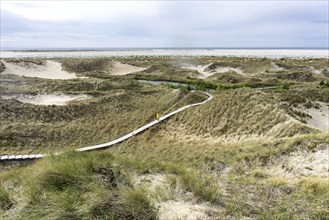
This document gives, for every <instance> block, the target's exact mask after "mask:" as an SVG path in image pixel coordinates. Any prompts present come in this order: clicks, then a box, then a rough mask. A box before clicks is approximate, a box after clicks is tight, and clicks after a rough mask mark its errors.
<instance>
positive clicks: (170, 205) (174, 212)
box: [158, 200, 209, 220]
mask: <svg viewBox="0 0 329 220" xmlns="http://www.w3.org/2000/svg"><path fill="white" fill-rule="evenodd" d="M158 205H159V219H160V220H167V219H189V220H196V219H207V218H209V216H208V215H207V214H206V211H207V207H206V206H204V205H199V204H192V203H191V202H182V201H172V200H170V201H166V202H161V203H159V204H158Z"/></svg>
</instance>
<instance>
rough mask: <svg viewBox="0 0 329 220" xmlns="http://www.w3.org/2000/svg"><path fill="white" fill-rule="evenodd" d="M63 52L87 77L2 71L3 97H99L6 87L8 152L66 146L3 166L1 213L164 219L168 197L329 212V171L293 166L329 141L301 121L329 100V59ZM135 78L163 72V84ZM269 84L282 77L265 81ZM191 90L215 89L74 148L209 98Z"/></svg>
mask: <svg viewBox="0 0 329 220" xmlns="http://www.w3.org/2000/svg"><path fill="white" fill-rule="evenodd" d="M114 60H115V61H120V62H122V63H126V64H131V65H135V66H139V67H150V68H148V69H146V70H144V71H141V72H138V73H134V74H128V75H121V76H115V75H111V73H110V70H109V69H110V68H111V63H112V61H114ZM56 61H59V62H62V64H63V68H64V69H65V70H67V71H70V72H76V73H79V74H80V75H81V76H88V77H89V78H84V79H72V80H49V79H39V78H29V77H19V76H15V75H5V74H2V75H1V79H0V80H1V84H0V91H1V94H0V95H1V96H3V95H13V94H32V95H36V94H40V93H41V94H44V93H49V94H53V93H64V94H69V95H70V94H72V95H77V94H84V95H89V96H90V99H88V100H84V101H77V102H72V103H70V104H68V105H64V106H55V105H53V106H41V105H32V104H24V103H22V102H19V101H17V100H7V99H4V98H0V120H1V122H2V123H1V127H0V145H1V148H0V150H1V154H14V153H17V154H18V153H19V154H21V153H30V152H32V153H37V152H50V153H52V152H57V151H62V152H63V151H64V153H63V154H61V155H60V156H50V157H47V158H44V159H41V160H38V161H36V162H30V163H26V164H23V163H21V164H20V163H15V162H5V163H3V164H2V165H1V168H2V172H1V173H0V183H1V184H0V218H1V219H18V218H19V219H157V218H158V217H159V215H160V214H161V213H162V214H163V212H165V211H164V207H167V208H168V213H171V212H175V209H172V210H171V209H170V204H173V205H175V207H179V205H186V206H188V205H191V206H192V207H193V209H192V210H194V209H197V208H198V207H206V209H205V210H204V211H200V210H199V211H200V212H204V215H205V216H207V217H209V218H211V219H241V218H253V219H254V218H258V219H327V217H328V215H329V213H328V207H327V206H328V203H329V200H328V198H329V190H328V189H329V185H328V184H329V181H328V180H327V179H326V178H324V177H323V176H321V175H320V173H317V172H316V170H317V167H314V166H315V165H313V167H312V166H308V165H307V168H305V167H306V165H305V167H304V166H302V165H301V164H296V166H297V165H300V167H298V169H297V167H296V170H290V169H291V168H289V167H288V168H287V166H285V165H284V164H285V161H289V158H291V157H294V156H296V157H298V158H299V159H300V158H303V157H305V155H308V154H311V153H316V152H321V150H323V149H324V147H325V146H328V144H329V135H328V133H327V132H325V131H324V132H321V131H319V130H316V129H314V128H312V127H309V126H308V125H307V124H305V123H301V122H305V119H307V118H308V117H310V116H309V115H308V114H306V113H305V112H303V111H299V107H300V106H303V107H305V108H308V109H310V108H319V106H320V104H319V102H323V103H329V96H328V95H327V94H328V93H329V88H328V86H327V84H328V79H327V78H325V75H324V73H325V71H326V70H325V68H326V67H327V60H326V59H280V60H277V59H256V58H235V57H200V58H182V59H178V58H177V59H176V60H175V59H174V58H172V57H143V56H141V57H126V58H120V57H116V58H97V59H86V58H83V59H82V58H81V59H64V58H63V59H56ZM13 62H21V61H19V60H16V61H13ZM24 62H30V61H29V60H25V61H24ZM31 62H32V61H31ZM33 62H39V61H33ZM40 62H42V60H40ZM181 63H194V64H197V65H208V64H210V63H212V64H211V65H209V66H208V70H209V71H214V70H216V68H221V67H223V68H224V67H231V68H239V69H241V71H242V74H239V73H237V72H233V71H231V72H226V73H215V72H214V74H213V75H212V76H209V77H208V78H205V79H200V78H199V75H198V73H197V72H196V71H194V70H188V69H182V68H180V66H179V65H180V64H181ZM35 64H36V63H35ZM41 64H42V63H41ZM278 68H279V69H278ZM314 70H317V71H318V72H319V71H320V72H321V71H322V72H321V73H315V72H313V71H314ZM137 79H145V80H158V81H163V82H164V83H162V84H160V85H159V86H154V85H151V84H148V83H140V82H138V81H137ZM309 79H311V81H314V82H310V81H309ZM168 82H179V83H182V84H179V85H173V84H171V83H168ZM263 87H273V88H271V89H256V88H263ZM192 90H201V91H208V90H210V91H211V93H212V94H213V95H214V98H213V99H212V100H211V101H210V102H208V103H207V104H205V105H200V106H196V107H193V108H188V109H186V110H185V111H183V112H180V113H179V114H177V115H175V116H173V117H171V118H170V119H169V120H166V121H164V122H163V123H160V124H157V125H156V126H154V127H151V128H150V129H148V130H146V131H145V132H143V133H141V134H139V135H135V136H133V137H132V138H130V139H128V140H127V141H125V142H122V143H120V144H117V145H114V146H113V147H111V148H109V149H106V150H103V151H97V152H85V153H78V152H74V151H72V149H75V148H78V147H85V146H88V145H94V144H99V143H103V142H107V141H110V140H113V139H115V138H118V137H120V136H122V135H124V134H126V133H128V132H130V131H132V130H134V129H136V128H138V127H140V126H142V125H144V124H145V123H147V122H150V121H152V120H155V118H156V113H159V114H160V115H164V114H166V113H168V112H171V111H174V110H176V109H178V108H180V107H182V106H185V105H187V104H191V103H196V102H201V101H203V100H205V99H206V98H207V96H206V95H205V94H203V93H201V92H199V91H194V92H192ZM295 119H297V120H295ZM298 120H299V121H298ZM299 152H303V153H302V154H300V153H299ZM319 158H320V156H319ZM319 158H318V157H316V158H314V160H316V163H314V164H317V163H318V162H319V161H317V160H319ZM320 159H321V158H320ZM305 160H306V159H305ZM320 161H321V160H320ZM19 166H21V167H19ZM274 168H275V169H274ZM293 168H295V167H293ZM278 169H281V170H279V171H280V172H279V171H278ZM300 169H305V170H308V169H310V170H312V171H314V172H312V173H311V174H307V173H306V174H303V175H306V177H305V176H303V175H300V174H298V170H300ZM313 169H314V170H313ZM273 170H275V171H273ZM190 212H192V211H190ZM168 213H167V214H168ZM165 214H166V213H165ZM165 214H163V215H164V216H165ZM177 218H179V217H177Z"/></svg>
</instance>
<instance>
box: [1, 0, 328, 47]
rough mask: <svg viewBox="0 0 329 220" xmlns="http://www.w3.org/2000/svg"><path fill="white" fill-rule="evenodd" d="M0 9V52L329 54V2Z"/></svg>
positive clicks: (7, 0)
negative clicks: (277, 50)
mask: <svg viewBox="0 0 329 220" xmlns="http://www.w3.org/2000/svg"><path fill="white" fill-rule="evenodd" d="M0 2H1V3H0V4H1V48H2V49H6V48H7V49H10V48H76V47H80V48H81V47H82V48H88V47H89V48H95V47H103V48H111V47H112V48H122V47H134V48H136V47H325V48H328V38H329V34H328V32H329V30H328V28H329V27H328V25H329V18H328V17H329V15H328V9H329V5H328V4H329V3H328V1H327V0H324V1H314V0H310V1H266V0H264V1H259V0H258V1H201V0H200V1H11V0H1V1H0Z"/></svg>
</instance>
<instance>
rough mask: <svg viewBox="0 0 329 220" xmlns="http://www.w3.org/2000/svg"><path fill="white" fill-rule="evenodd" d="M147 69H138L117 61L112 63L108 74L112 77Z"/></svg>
mask: <svg viewBox="0 0 329 220" xmlns="http://www.w3.org/2000/svg"><path fill="white" fill-rule="evenodd" d="M147 68H148V67H146V68H145V67H138V66H133V65H129V64H124V63H121V62H118V61H115V62H113V63H112V67H111V69H110V72H111V74H112V75H127V74H130V73H136V72H140V71H143V70H146V69H147Z"/></svg>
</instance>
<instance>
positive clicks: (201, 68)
mask: <svg viewBox="0 0 329 220" xmlns="http://www.w3.org/2000/svg"><path fill="white" fill-rule="evenodd" d="M211 64H212V63H209V64H207V65H195V64H190V63H184V64H181V68H183V69H189V70H196V71H198V73H199V74H200V75H199V77H198V78H200V79H205V78H208V77H210V76H212V75H214V74H216V73H226V72H229V71H234V72H236V73H238V74H240V75H245V74H244V73H243V71H242V70H241V69H240V68H233V67H216V68H215V69H213V70H211V71H207V70H206V69H207V68H208V67H209V66H210V65H211Z"/></svg>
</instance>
